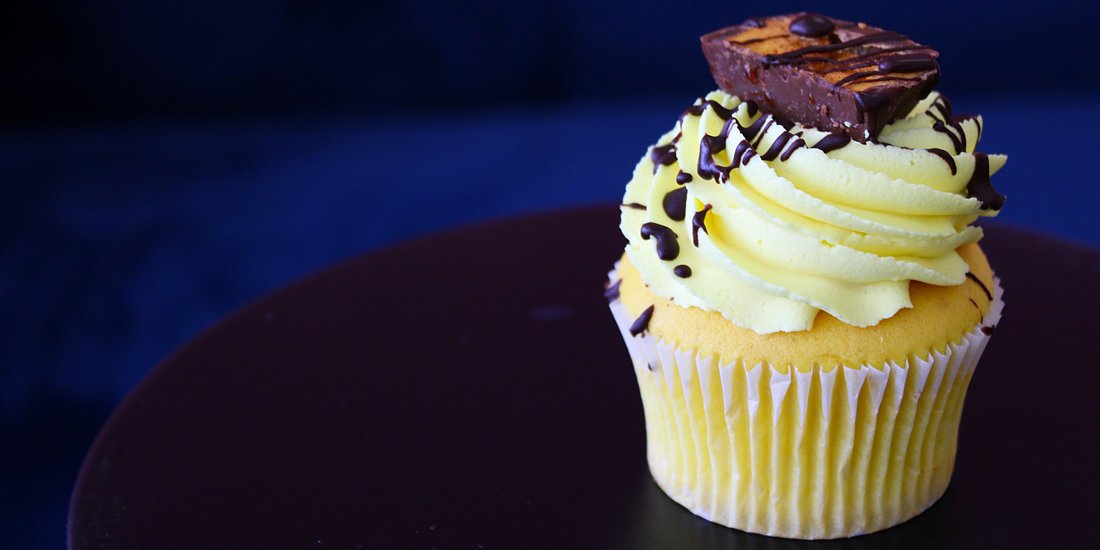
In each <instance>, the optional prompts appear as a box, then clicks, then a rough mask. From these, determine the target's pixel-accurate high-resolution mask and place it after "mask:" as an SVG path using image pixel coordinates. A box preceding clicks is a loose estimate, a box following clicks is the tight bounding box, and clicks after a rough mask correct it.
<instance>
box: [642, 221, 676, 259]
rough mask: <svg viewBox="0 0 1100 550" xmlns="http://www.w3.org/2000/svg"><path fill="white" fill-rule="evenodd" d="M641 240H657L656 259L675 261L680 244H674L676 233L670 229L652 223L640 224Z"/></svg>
mask: <svg viewBox="0 0 1100 550" xmlns="http://www.w3.org/2000/svg"><path fill="white" fill-rule="evenodd" d="M641 233H642V239H644V240H649V238H650V237H653V238H655V239H657V257H658V258H660V259H662V260H675V259H676V256H679V255H680V243H678V242H676V233H674V232H673V231H672V230H671V229H669V228H667V227H665V226H663V225H661V224H659V223H653V222H646V223H644V224H642V229H641Z"/></svg>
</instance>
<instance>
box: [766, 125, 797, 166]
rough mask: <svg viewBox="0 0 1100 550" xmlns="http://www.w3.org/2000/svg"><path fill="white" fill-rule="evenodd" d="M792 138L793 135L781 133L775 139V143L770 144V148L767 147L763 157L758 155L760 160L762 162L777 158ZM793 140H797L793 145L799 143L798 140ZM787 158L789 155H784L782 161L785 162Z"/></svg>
mask: <svg viewBox="0 0 1100 550" xmlns="http://www.w3.org/2000/svg"><path fill="white" fill-rule="evenodd" d="M793 137H794V134H791V133H789V132H783V133H782V134H780V135H779V137H777V138H775V141H773V142H772V145H771V147H768V150H767V151H766V152H765V153H764V154H763V155H760V158H761V159H763V160H775V159H776V158H778V157H779V153H781V152H782V151H783V148H784V147H786V146H787V142H788V141H790V140H791V138H793ZM795 139H796V140H797V141H796V142H795V143H797V142H798V141H801V140H798V138H795ZM789 157H790V154H784V155H783V160H787V159H788V158H789Z"/></svg>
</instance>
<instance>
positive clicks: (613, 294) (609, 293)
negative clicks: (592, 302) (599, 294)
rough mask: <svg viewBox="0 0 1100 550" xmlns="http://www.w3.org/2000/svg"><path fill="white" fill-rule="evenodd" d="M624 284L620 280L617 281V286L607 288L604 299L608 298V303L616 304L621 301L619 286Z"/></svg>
mask: <svg viewBox="0 0 1100 550" xmlns="http://www.w3.org/2000/svg"><path fill="white" fill-rule="evenodd" d="M621 284H623V280H622V279H619V280H618V281H615V284H613V285H611V286H609V287H607V288H606V289H604V291H603V297H604V298H607V301H609V302H614V301H615V300H618V299H619V285H621Z"/></svg>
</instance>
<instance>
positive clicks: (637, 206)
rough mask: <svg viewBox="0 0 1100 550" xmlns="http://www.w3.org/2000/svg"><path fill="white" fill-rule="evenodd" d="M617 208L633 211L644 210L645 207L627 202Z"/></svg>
mask: <svg viewBox="0 0 1100 550" xmlns="http://www.w3.org/2000/svg"><path fill="white" fill-rule="evenodd" d="M619 206H621V207H623V208H633V209H634V210H646V207H645V205H644V204H642V203H640V202H628V203H625V204H620V205H619Z"/></svg>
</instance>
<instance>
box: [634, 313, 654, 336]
mask: <svg viewBox="0 0 1100 550" xmlns="http://www.w3.org/2000/svg"><path fill="white" fill-rule="evenodd" d="M652 318H653V306H649V307H647V308H645V311H643V312H642V314H641V315H639V316H638V318H637V319H635V320H634V323H632V324H631V325H630V335H631V336H637V335H639V334H641V333H643V332H645V331H646V330H647V329H649V321H650V320H651V319H652Z"/></svg>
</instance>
